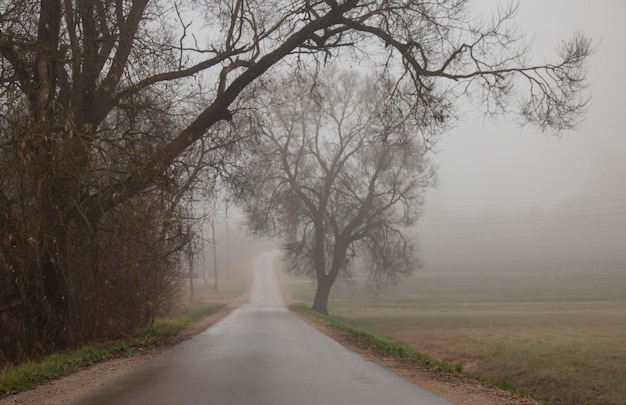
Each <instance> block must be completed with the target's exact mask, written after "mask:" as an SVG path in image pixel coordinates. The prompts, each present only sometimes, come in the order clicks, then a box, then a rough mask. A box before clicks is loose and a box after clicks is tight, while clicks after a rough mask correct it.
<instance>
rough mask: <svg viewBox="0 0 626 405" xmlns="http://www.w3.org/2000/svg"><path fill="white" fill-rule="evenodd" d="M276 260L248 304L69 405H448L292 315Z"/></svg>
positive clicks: (261, 265) (257, 280)
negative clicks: (277, 276)
mask: <svg viewBox="0 0 626 405" xmlns="http://www.w3.org/2000/svg"><path fill="white" fill-rule="evenodd" d="M276 254H277V253H276V252H268V253H265V254H263V255H261V256H259V257H258V258H257V259H256V261H255V265H254V269H253V271H254V278H253V283H252V290H251V294H250V303H249V304H247V305H245V306H243V307H241V308H239V309H237V310H235V311H233V312H232V313H231V314H230V315H229V316H228V317H226V318H225V319H224V320H222V321H221V322H219V323H218V324H216V325H214V326H213V327H211V328H209V329H207V330H206V331H205V332H203V333H201V334H200V335H197V336H195V337H194V338H192V339H190V340H188V341H186V342H184V343H182V344H180V345H178V346H176V347H175V348H173V349H172V350H169V351H167V352H166V353H164V354H163V355H161V356H159V357H157V358H155V359H153V360H151V361H150V362H148V363H146V364H145V365H143V366H142V367H140V368H138V369H137V370H135V371H134V372H132V373H130V374H128V375H127V376H125V377H123V378H121V379H118V380H116V381H114V382H112V383H110V384H106V385H104V386H103V387H102V388H101V389H100V390H98V391H95V392H93V393H91V394H89V395H88V396H86V397H83V398H81V399H80V400H79V401H78V402H76V403H75V404H89V405H98V404H107V405H109V404H146V405H148V404H150V405H154V404H168V405H173V404H233V405H234V404H255V405H256V404H259V405H309V404H310V405H324V404H329V405H330V404H332V405H347V404H359V405H394V404H398V405H399V404H402V405H407V404H414V405H452V404H451V403H450V402H448V401H446V400H444V399H442V398H440V397H437V396H435V395H434V394H431V393H430V392H428V391H425V390H423V389H422V388H419V387H417V386H416V385H414V384H412V383H410V382H408V381H406V380H404V379H402V378H401V377H398V376H396V375H395V374H393V373H391V372H389V371H387V370H386V369H384V368H382V367H380V366H378V365H377V364H375V363H372V362H370V361H368V360H365V359H364V358H362V357H360V356H359V355H357V354H354V353H353V352H350V351H349V350H347V349H346V348H344V347H343V346H341V345H339V344H338V343H336V342H335V341H333V340H331V339H330V338H328V337H326V336H325V335H323V334H322V333H320V332H318V331H317V330H316V329H314V328H312V327H311V326H309V325H307V324H306V323H304V322H302V321H301V320H300V319H298V318H297V317H296V316H295V315H293V314H291V313H290V312H289V311H288V310H287V309H286V308H285V306H284V304H283V301H282V298H281V295H280V292H279V289H278V282H277V279H276V275H275V273H274V271H273V268H272V263H273V260H274V258H275V257H276Z"/></svg>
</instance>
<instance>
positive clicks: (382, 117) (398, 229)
mask: <svg viewBox="0 0 626 405" xmlns="http://www.w3.org/2000/svg"><path fill="white" fill-rule="evenodd" d="M394 90H395V82H393V81H390V80H381V79H378V80H377V79H376V78H375V77H373V76H369V77H365V76H364V75H358V74H356V73H354V72H346V71H344V72H336V71H333V70H330V71H323V72H322V74H321V75H320V76H319V77H317V78H313V77H300V78H294V77H291V76H288V77H283V79H282V80H280V81H277V82H276V84H275V85H274V86H272V87H271V88H270V89H268V94H267V99H265V98H264V97H262V96H260V95H259V99H261V100H264V101H265V103H264V106H265V108H259V110H257V111H258V115H257V116H256V120H255V121H254V123H255V125H254V126H252V127H251V130H252V131H254V132H253V133H254V135H256V140H257V142H258V145H256V147H255V148H254V149H253V152H252V153H251V154H250V155H249V156H245V158H246V163H245V165H242V172H244V173H240V177H241V178H246V179H247V182H246V183H245V184H246V186H245V187H244V188H243V189H242V190H241V194H240V196H239V197H240V201H241V203H242V206H243V210H244V212H245V214H246V215H247V217H248V222H249V224H250V227H251V229H252V230H253V231H254V232H256V233H257V234H269V235H271V236H274V237H278V238H280V239H282V240H283V241H284V245H283V246H284V250H285V254H286V258H287V262H288V263H289V269H290V270H291V271H295V272H300V273H305V274H309V275H312V276H313V277H314V278H315V279H316V280H317V291H316V293H315V299H314V302H313V309H314V310H316V311H318V312H322V313H327V311H328V297H329V293H330V290H331V287H332V286H333V284H334V282H335V280H337V278H338V277H340V276H342V275H344V276H345V275H347V274H348V273H349V272H350V267H351V264H352V262H353V260H354V259H355V258H356V257H358V256H361V257H363V263H365V267H366V269H367V272H368V274H369V276H370V279H371V280H372V281H373V282H375V283H380V282H382V281H385V280H389V279H393V278H395V277H396V276H398V275H400V274H410V273H411V272H412V271H413V270H414V269H415V268H416V267H417V259H416V256H415V247H414V244H413V243H412V242H411V240H410V239H408V238H407V237H406V236H405V234H404V232H403V228H404V227H406V226H409V225H412V224H413V223H414V222H415V221H416V220H417V217H418V214H419V212H420V206H421V203H422V194H423V191H424V189H425V188H426V187H428V186H431V185H433V184H434V181H435V175H434V169H433V167H432V166H431V165H430V164H429V161H428V159H427V156H426V152H427V150H428V145H429V141H431V140H432V136H433V135H434V133H433V132H432V129H433V128H436V127H437V126H436V125H435V126H433V122H432V121H433V120H437V118H436V117H433V116H432V115H431V114H430V113H425V111H424V110H422V109H421V108H420V107H416V106H414V105H412V104H402V103H401V102H400V100H394V98H395V97H396V96H397V93H394ZM401 107H404V108H401Z"/></svg>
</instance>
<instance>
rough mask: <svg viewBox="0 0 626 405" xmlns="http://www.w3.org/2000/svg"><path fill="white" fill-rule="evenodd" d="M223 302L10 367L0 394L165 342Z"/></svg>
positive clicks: (1, 379) (3, 376)
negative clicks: (121, 336)
mask: <svg viewBox="0 0 626 405" xmlns="http://www.w3.org/2000/svg"><path fill="white" fill-rule="evenodd" d="M222 306H223V305H219V304H204V305H199V306H196V307H193V308H191V309H190V310H188V311H187V312H185V313H183V314H181V315H178V316H175V317H172V318H168V319H164V320H160V321H158V322H156V323H155V324H154V325H153V326H150V327H147V328H142V329H139V330H137V331H136V332H135V333H134V334H133V336H132V337H130V338H129V339H126V340H123V341H119V342H114V343H112V344H108V345H104V344H93V345H87V346H84V347H82V348H80V349H78V350H76V351H72V352H68V353H56V354H52V355H49V356H46V357H45V358H44V359H43V360H42V361H40V362H28V363H23V364H20V365H17V366H14V367H9V368H7V369H6V370H4V371H3V372H2V374H1V375H0V396H1V395H6V394H9V393H14V392H19V391H23V390H26V389H29V388H32V387H34V386H36V385H38V384H41V383H42V382H45V381H50V380H54V379H56V378H59V377H62V376H64V375H68V374H71V373H73V372H75V371H77V370H79V369H81V368H84V367H87V366H90V365H92V364H94V363H97V362H99V361H102V360H106V359H110V358H114V357H119V356H121V355H123V354H125V353H129V352H131V351H133V350H136V349H139V348H145V347H152V346H155V345H162V344H167V343H169V342H171V341H172V339H173V338H174V337H176V336H177V335H178V334H179V333H180V332H181V331H182V330H183V329H184V328H185V327H187V326H189V325H192V324H194V323H196V322H198V321H199V320H201V319H203V318H204V317H206V316H208V315H210V314H212V313H213V312H215V311H217V310H218V309H220V308H221V307H222Z"/></svg>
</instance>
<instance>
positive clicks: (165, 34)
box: [0, 0, 590, 353]
mask: <svg viewBox="0 0 626 405" xmlns="http://www.w3.org/2000/svg"><path fill="white" fill-rule="evenodd" d="M514 11H515V7H513V6H511V7H507V8H502V9H501V10H499V11H498V12H497V13H496V14H495V15H494V16H493V17H492V18H486V19H483V20H478V19H477V18H475V16H473V15H472V11H471V2H469V1H465V0H437V1H421V0H399V1H395V0H381V1H359V0H345V1H335V0H328V1H308V0H305V1H282V0H278V1H271V2H268V1H262V0H197V1H192V0H189V1H184V0H179V1H174V2H172V1H165V0H115V1H113V0H40V1H37V0H10V1H9V0H2V1H0V98H1V99H2V103H1V104H0V130H1V133H0V138H1V139H0V146H1V147H2V156H1V157H0V165H1V168H0V172H1V173H0V184H1V185H2V190H1V191H0V212H1V213H2V215H0V250H1V256H0V265H1V270H0V288H1V291H0V330H2V331H4V330H19V331H20V334H21V335H24V336H27V335H28V336H30V335H33V336H34V338H31V339H26V340H29V341H33V342H34V343H33V344H34V345H35V346H36V347H32V346H33V345H32V344H29V346H31V347H22V348H21V349H19V348H18V350H22V351H25V352H30V353H45V352H48V351H50V350H54V349H58V348H63V347H66V346H68V345H72V344H75V343H78V341H80V340H81V339H80V337H77V336H75V334H74V333H73V330H74V329H76V326H75V325H76V323H78V324H80V322H82V320H77V318H76V313H75V310H76V308H77V305H76V303H73V302H72V298H71V297H72V291H73V290H75V289H76V287H73V286H72V285H71V283H69V279H68V272H70V271H71V272H86V273H88V272H90V271H92V270H91V269H90V268H89V266H88V267H86V268H82V266H74V265H71V264H69V263H68V262H67V261H66V260H65V259H64V258H66V257H67V256H68V255H70V252H73V251H75V250H76V246H75V244H76V243H75V241H76V240H77V239H78V240H81V241H84V240H85V238H84V237H83V236H77V235H88V234H89V232H92V230H93V231H94V234H96V233H97V232H96V231H97V229H98V227H99V225H100V224H103V223H104V224H110V223H111V221H115V220H118V219H119V218H124V217H125V215H122V214H121V212H120V210H128V212H130V213H132V212H133V211H137V209H140V207H139V206H137V205H136V204H140V203H139V202H140V201H146V198H148V197H149V196H150V195H152V196H153V197H154V196H159V195H160V193H161V192H162V191H163V190H167V189H168V187H172V186H174V184H175V181H174V180H176V175H177V174H179V173H185V172H193V170H191V169H190V170H186V169H184V168H185V167H187V168H189V167H190V166H189V165H188V160H189V155H190V154H191V155H194V154H195V152H194V148H195V147H196V146H197V145H198V142H199V140H201V139H203V141H204V142H203V145H204V146H205V148H206V151H207V152H208V154H205V155H204V156H205V157H206V158H204V159H203V160H202V161H203V162H205V163H208V166H210V167H213V168H217V169H224V168H228V163H229V159H228V158H227V157H228V152H230V150H231V148H232V147H234V146H235V145H236V140H237V139H236V136H235V135H234V134H236V133H237V132H234V131H233V132H231V131H230V129H232V126H233V125H236V124H237V122H238V120H239V118H240V117H242V116H244V113H243V111H244V110H243V109H242V108H243V107H245V100H246V99H247V98H249V97H253V96H254V87H255V85H256V84H257V83H262V82H263V80H265V79H268V78H269V74H270V73H271V72H270V71H276V70H278V69H280V68H281V66H285V65H291V67H293V66H296V65H301V66H303V65H308V64H311V63H321V62H323V61H327V60H330V59H332V58H336V57H341V58H343V60H344V61H348V60H353V61H357V60H358V61H360V62H359V63H360V64H362V65H368V66H373V67H376V68H377V69H378V71H380V72H383V73H385V72H387V73H392V74H394V75H396V77H398V78H399V79H398V80H399V81H398V83H397V84H398V86H397V91H398V97H399V98H401V99H403V100H404V102H406V103H409V104H414V105H418V104H419V105H420V106H421V107H420V108H421V109H422V110H423V111H430V114H431V115H432V117H435V118H437V119H439V120H442V121H445V120H448V119H450V118H451V117H454V109H453V107H454V103H455V101H456V100H457V99H459V97H460V96H463V95H472V97H473V99H474V100H476V99H478V100H479V101H480V102H481V104H482V105H484V106H485V108H486V110H487V112H490V113H501V112H508V111H509V109H514V108H517V112H518V113H519V114H520V116H521V117H523V118H524V119H525V120H527V121H530V122H533V123H535V124H537V125H539V126H540V127H542V128H554V129H557V130H559V129H564V128H569V127H571V126H572V125H574V124H576V123H577V121H578V120H579V119H580V113H581V112H582V111H583V110H584V106H585V102H586V100H585V99H584V98H583V97H581V94H580V92H581V89H582V87H583V84H584V75H585V69H584V63H585V61H586V60H587V57H588V56H589V53H590V44H589V41H588V40H587V39H586V38H585V37H583V36H581V35H576V36H574V37H573V39H572V40H571V41H568V42H565V43H564V44H563V45H562V47H561V49H560V52H559V54H558V55H557V58H555V61H554V62H553V63H547V64H546V63H542V64H539V65H532V64H528V63H527V61H526V48H525V44H524V42H523V38H522V37H518V36H516V34H515V30H514V29H513V27H512V17H513V15H514ZM481 21H482V22H481ZM192 23H193V24H192ZM514 85H515V87H514ZM514 88H516V89H517V90H519V91H517V92H513V89H514ZM229 122H230V123H231V124H228V123H229ZM225 158H226V159H225ZM186 159H187V160H186ZM151 193H152V194H151ZM141 194H143V195H141ZM134 204H135V205H134ZM133 205H134V206H133ZM166 211H167V210H166ZM157 222H158V221H157ZM163 222H166V223H169V222H170V221H169V220H166V221H163ZM8 325H11V327H10V328H9V327H8ZM25 325H26V326H25ZM24 344H26V343H24ZM0 350H2V348H0Z"/></svg>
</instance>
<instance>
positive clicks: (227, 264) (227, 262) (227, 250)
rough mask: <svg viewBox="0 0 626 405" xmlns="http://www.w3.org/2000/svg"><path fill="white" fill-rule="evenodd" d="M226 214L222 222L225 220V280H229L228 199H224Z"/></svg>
mask: <svg viewBox="0 0 626 405" xmlns="http://www.w3.org/2000/svg"><path fill="white" fill-rule="evenodd" d="M225 212H226V215H225V216H224V222H226V280H230V246H229V240H228V201H226V209H225Z"/></svg>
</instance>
